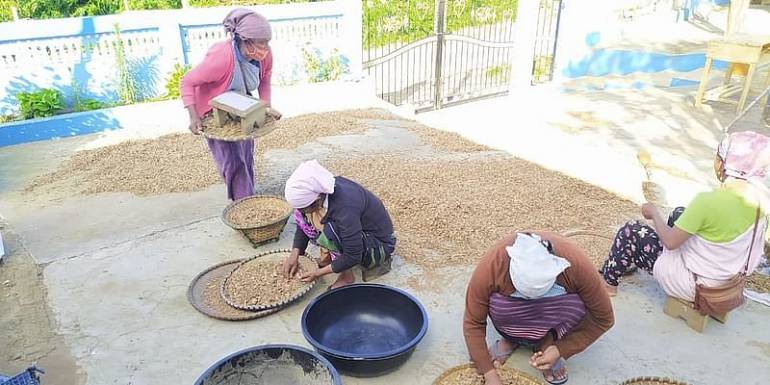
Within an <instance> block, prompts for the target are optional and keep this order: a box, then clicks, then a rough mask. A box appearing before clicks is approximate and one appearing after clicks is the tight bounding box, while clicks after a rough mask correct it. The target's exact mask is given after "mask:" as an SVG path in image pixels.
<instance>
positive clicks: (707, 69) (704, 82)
mask: <svg viewBox="0 0 770 385" xmlns="http://www.w3.org/2000/svg"><path fill="white" fill-rule="evenodd" d="M713 62H714V59H712V58H710V57H706V65H704V66H703V75H701V77H700V85H698V92H697V93H696V94H695V106H696V107H699V106H700V105H701V104H702V103H703V94H704V93H705V92H706V86H708V82H709V74H710V73H711V64H712V63H713Z"/></svg>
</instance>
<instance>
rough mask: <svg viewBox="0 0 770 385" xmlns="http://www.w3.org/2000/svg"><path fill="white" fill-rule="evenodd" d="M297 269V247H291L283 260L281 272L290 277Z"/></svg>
mask: <svg viewBox="0 0 770 385" xmlns="http://www.w3.org/2000/svg"><path fill="white" fill-rule="evenodd" d="M297 269H299V249H292V250H291V254H289V256H288V257H286V259H285V260H284V261H283V274H284V275H285V276H286V277H287V278H291V277H293V276H294V275H295V274H297Z"/></svg>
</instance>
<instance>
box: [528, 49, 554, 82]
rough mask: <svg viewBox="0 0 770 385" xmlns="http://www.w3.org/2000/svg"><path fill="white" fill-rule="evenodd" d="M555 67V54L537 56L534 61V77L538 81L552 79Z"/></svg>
mask: <svg viewBox="0 0 770 385" xmlns="http://www.w3.org/2000/svg"><path fill="white" fill-rule="evenodd" d="M552 67H553V56H550V55H540V56H535V59H534V62H533V63H532V79H533V80H534V81H536V82H541V81H548V80H550V77H551V73H552Z"/></svg>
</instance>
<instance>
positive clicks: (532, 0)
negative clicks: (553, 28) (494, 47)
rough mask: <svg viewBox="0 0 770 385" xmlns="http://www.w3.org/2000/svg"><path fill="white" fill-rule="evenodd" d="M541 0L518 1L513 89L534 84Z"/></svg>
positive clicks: (512, 72) (515, 24)
mask: <svg viewBox="0 0 770 385" xmlns="http://www.w3.org/2000/svg"><path fill="white" fill-rule="evenodd" d="M540 1H541V0H525V1H517V11H516V22H515V23H514V29H515V32H516V33H515V35H514V36H516V42H515V45H514V48H513V63H512V64H513V65H511V90H513V89H516V88H523V87H529V86H531V85H532V68H533V65H534V59H535V42H536V40H537V20H538V12H539V10H540ZM546 1H551V0H546Z"/></svg>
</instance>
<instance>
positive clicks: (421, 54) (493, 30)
mask: <svg viewBox="0 0 770 385" xmlns="http://www.w3.org/2000/svg"><path fill="white" fill-rule="evenodd" d="M364 7H365V8H364V39H363V40H364V47H363V51H364V64H363V67H364V70H365V71H367V73H368V74H369V76H370V77H371V78H373V79H374V81H375V85H376V90H377V94H378V96H379V97H380V98H382V99H384V100H386V101H388V102H390V103H392V104H395V105H403V104H407V103H408V104H410V105H412V106H414V107H415V109H416V111H418V112H421V111H427V110H433V109H439V108H441V107H445V106H450V105H453V104H458V103H463V102H467V101H471V100H476V99H479V98H484V97H490V96H496V95H501V94H505V93H507V92H508V88H509V84H510V80H511V79H510V76H511V64H512V56H513V36H514V30H513V21H514V18H515V15H516V0H476V1H451V2H447V0H390V1H382V0H368V1H364Z"/></svg>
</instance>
